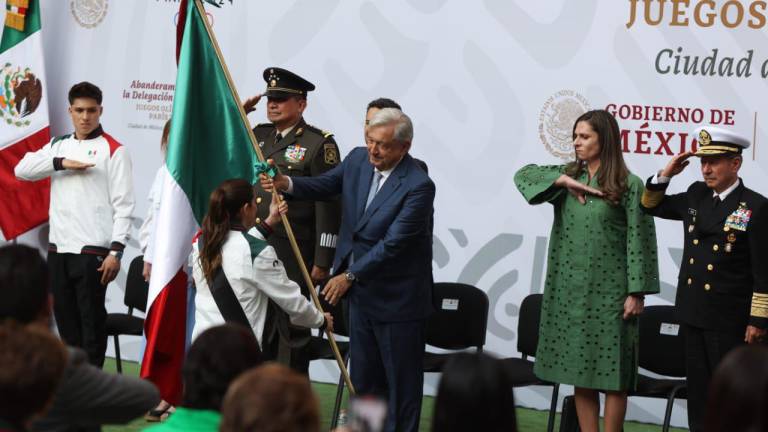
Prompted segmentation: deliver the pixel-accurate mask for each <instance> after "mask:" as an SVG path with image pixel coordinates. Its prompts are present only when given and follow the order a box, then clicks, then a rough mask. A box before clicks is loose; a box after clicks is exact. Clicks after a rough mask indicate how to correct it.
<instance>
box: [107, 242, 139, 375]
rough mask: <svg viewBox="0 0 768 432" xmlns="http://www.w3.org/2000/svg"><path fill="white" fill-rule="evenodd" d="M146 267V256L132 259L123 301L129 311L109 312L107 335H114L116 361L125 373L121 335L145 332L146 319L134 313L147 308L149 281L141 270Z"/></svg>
mask: <svg viewBox="0 0 768 432" xmlns="http://www.w3.org/2000/svg"><path fill="white" fill-rule="evenodd" d="M143 267H144V256H143V255H139V256H137V257H136V258H134V259H133V261H131V265H130V266H129V267H128V277H127V279H126V282H125V296H124V297H123V303H124V304H125V305H126V306H128V313H127V314H124V313H110V314H107V322H106V330H107V336H112V337H113V339H114V342H115V361H116V363H117V372H118V373H123V364H122V361H121V359H120V337H119V336H120V335H131V336H141V335H142V334H143V333H144V320H143V319H142V318H139V317H137V316H134V315H133V310H134V309H138V310H140V311H142V312H146V310H147V295H148V293H149V283H147V282H145V281H144V276H142V275H141V272H142V270H143Z"/></svg>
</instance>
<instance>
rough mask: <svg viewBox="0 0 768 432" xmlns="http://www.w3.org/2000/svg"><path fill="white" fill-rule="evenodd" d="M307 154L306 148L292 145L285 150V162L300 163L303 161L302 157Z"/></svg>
mask: <svg viewBox="0 0 768 432" xmlns="http://www.w3.org/2000/svg"><path fill="white" fill-rule="evenodd" d="M306 153H307V148H306V147H302V146H300V145H298V144H294V145H292V146H288V148H286V149H285V154H284V156H285V160H287V161H288V162H293V163H297V162H301V161H303V160H304V155H305V154H306Z"/></svg>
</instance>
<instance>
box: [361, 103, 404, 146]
mask: <svg viewBox="0 0 768 432" xmlns="http://www.w3.org/2000/svg"><path fill="white" fill-rule="evenodd" d="M391 124H394V126H395V134H394V136H393V138H394V139H395V140H396V141H400V142H408V143H410V142H411V141H413V122H411V118H410V117H408V116H407V115H405V114H404V113H403V112H402V111H400V110H399V109H397V108H382V109H380V110H378V111H376V113H375V114H373V117H372V118H371V121H370V122H369V123H368V127H369V128H372V127H376V126H389V125H391Z"/></svg>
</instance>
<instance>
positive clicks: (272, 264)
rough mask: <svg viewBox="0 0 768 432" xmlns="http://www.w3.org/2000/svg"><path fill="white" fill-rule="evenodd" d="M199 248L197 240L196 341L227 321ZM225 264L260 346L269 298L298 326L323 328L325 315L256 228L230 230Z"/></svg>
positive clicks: (223, 255)
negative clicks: (302, 292)
mask: <svg viewBox="0 0 768 432" xmlns="http://www.w3.org/2000/svg"><path fill="white" fill-rule="evenodd" d="M198 240H199V239H198ZM199 246H200V245H199V241H195V243H194V245H193V246H192V274H193V277H194V279H195V285H196V286H197V294H196V295H195V326H194V328H193V330H192V340H193V341H194V340H195V338H197V336H198V335H199V334H200V333H202V332H203V331H205V330H206V329H208V328H210V327H213V326H216V325H220V324H224V318H223V317H222V316H221V312H219V308H218V307H217V306H216V302H215V301H214V299H213V295H212V294H211V290H210V288H209V287H208V281H206V279H205V276H204V275H203V268H202V265H201V264H200V250H199ZM221 262H222V269H223V270H224V275H225V276H226V277H227V281H229V284H230V285H231V286H232V291H234V293H235V296H236V297H237V299H238V300H239V301H240V305H241V306H242V308H243V311H244V312H245V316H246V317H247V318H248V321H249V322H250V324H251V328H252V329H253V333H254V334H255V335H256V338H257V339H258V341H259V345H260V346H261V345H262V340H261V338H262V333H263V332H264V321H265V319H266V315H267V301H268V299H272V301H274V302H275V303H277V305H278V306H280V308H281V309H283V310H284V311H285V312H286V313H288V316H289V317H290V320H291V323H293V324H294V325H297V326H301V327H310V328H317V327H320V326H321V325H323V322H324V320H325V318H324V317H323V314H322V313H320V311H318V310H317V309H316V308H315V306H314V305H313V304H312V303H310V301H309V300H307V299H306V298H305V297H304V296H303V295H301V291H300V290H299V286H298V285H297V284H296V282H293V281H292V280H290V279H288V276H287V275H286V274H285V268H284V267H283V263H282V262H280V260H279V259H277V254H276V253H275V249H274V248H273V247H272V246H269V245H268V244H267V241H266V240H265V239H264V236H263V235H262V234H261V233H260V232H259V231H258V230H257V229H256V228H251V230H250V231H248V232H247V233H246V232H243V231H235V230H232V231H230V232H229V235H228V236H227V240H226V241H225V242H224V246H223V247H222V249H221Z"/></svg>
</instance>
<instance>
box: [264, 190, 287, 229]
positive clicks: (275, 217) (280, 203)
mask: <svg viewBox="0 0 768 432" xmlns="http://www.w3.org/2000/svg"><path fill="white" fill-rule="evenodd" d="M287 213H288V203H287V202H285V200H284V199H282V198H280V197H279V194H276V193H273V194H272V202H270V203H269V216H267V220H265V221H264V223H266V224H267V225H269V226H270V227H275V226H277V224H279V223H280V222H282V220H281V219H280V215H284V214H287Z"/></svg>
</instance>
